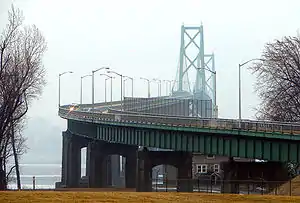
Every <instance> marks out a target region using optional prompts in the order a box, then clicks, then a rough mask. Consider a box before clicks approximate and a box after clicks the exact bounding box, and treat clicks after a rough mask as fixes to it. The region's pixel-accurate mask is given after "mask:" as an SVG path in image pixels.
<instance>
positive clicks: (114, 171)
mask: <svg viewBox="0 0 300 203" xmlns="http://www.w3.org/2000/svg"><path fill="white" fill-rule="evenodd" d="M110 159H111V168H110V171H111V176H110V177H111V185H112V186H114V187H121V185H122V181H121V174H120V169H121V166H120V155H115V154H114V155H110Z"/></svg>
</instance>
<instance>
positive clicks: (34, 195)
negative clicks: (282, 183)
mask: <svg viewBox="0 0 300 203" xmlns="http://www.w3.org/2000/svg"><path fill="white" fill-rule="evenodd" d="M0 202H3V203H4V202H5V203H9V202H16V203H17V202H70V203H71V202H72V203H73V202H108V203H109V202H138V203H141V202H173V203H174V202H193V203H195V202H272V203H273V202H300V197H297V196H296V197H289V196H271V195H263V196H262V195H227V194H226V195H225V194H201V193H176V192H168V193H166V192H164V193H159V192H153V193H136V192H95V191H94V192H92V191H91V192H79V191H78V192H67V191H64V192H62V191H60V192H58V191H43V192H42V191H10V192H0Z"/></svg>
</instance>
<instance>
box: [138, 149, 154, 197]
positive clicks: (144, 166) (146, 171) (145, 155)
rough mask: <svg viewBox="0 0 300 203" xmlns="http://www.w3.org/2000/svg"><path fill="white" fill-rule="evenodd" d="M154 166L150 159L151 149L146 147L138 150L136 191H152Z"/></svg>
mask: <svg viewBox="0 0 300 203" xmlns="http://www.w3.org/2000/svg"><path fill="white" fill-rule="evenodd" d="M151 172H152V167H151V163H150V159H149V151H148V150H147V148H144V149H143V151H138V152H137V171H136V191H137V192H151V191H152V181H151V174H152V173H151Z"/></svg>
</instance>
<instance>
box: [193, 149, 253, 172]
mask: <svg viewBox="0 0 300 203" xmlns="http://www.w3.org/2000/svg"><path fill="white" fill-rule="evenodd" d="M228 159H229V158H228V157H226V156H215V155H203V154H194V156H193V166H192V167H193V169H192V173H193V177H194V178H196V177H199V175H208V174H211V173H214V172H215V173H220V172H221V171H220V163H221V162H226V161H228ZM234 160H235V161H238V162H239V161H241V162H248V161H249V162H250V161H254V160H252V159H246V158H239V157H234Z"/></svg>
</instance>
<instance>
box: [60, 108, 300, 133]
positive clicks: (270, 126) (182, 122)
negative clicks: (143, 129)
mask: <svg viewBox="0 0 300 203" xmlns="http://www.w3.org/2000/svg"><path fill="white" fill-rule="evenodd" d="M59 115H60V116H61V117H62V118H66V119H75V120H81V121H88V122H101V121H113V122H124V123H136V124H146V125H149V124H150V125H163V126H173V127H190V128H191V127H194V128H209V129H226V130H242V131H254V132H258V131H259V132H272V133H279V134H289V135H292V134H294V135H300V124H294V123H280V122H268V121H252V120H242V121H241V128H239V121H238V120H235V119H211V118H195V117H190V118H189V117H175V116H154V115H141V114H138V115H135V114H117V113H116V114H112V113H93V112H86V111H82V110H75V111H70V110H69V109H67V108H64V107H61V108H60V109H59Z"/></svg>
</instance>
